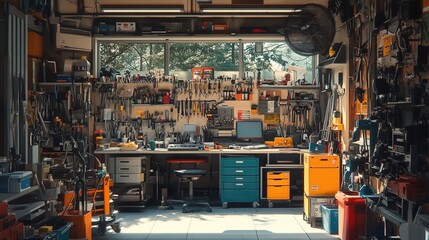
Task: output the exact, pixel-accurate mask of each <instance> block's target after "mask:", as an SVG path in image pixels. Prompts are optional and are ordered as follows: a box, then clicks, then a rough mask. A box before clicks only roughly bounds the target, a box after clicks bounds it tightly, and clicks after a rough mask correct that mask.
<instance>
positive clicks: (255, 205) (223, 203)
mask: <svg viewBox="0 0 429 240" xmlns="http://www.w3.org/2000/svg"><path fill="white" fill-rule="evenodd" d="M252 207H253V208H258V207H259V203H258V202H253V203H252ZM222 208H228V202H222Z"/></svg>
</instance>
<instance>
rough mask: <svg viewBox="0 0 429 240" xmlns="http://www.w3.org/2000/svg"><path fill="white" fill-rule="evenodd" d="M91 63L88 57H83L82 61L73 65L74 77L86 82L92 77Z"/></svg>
mask: <svg viewBox="0 0 429 240" xmlns="http://www.w3.org/2000/svg"><path fill="white" fill-rule="evenodd" d="M90 69H91V63H90V62H89V61H88V59H87V57H86V56H82V57H81V58H80V60H78V61H76V62H74V63H73V77H74V79H75V80H77V81H85V80H88V79H89V78H90V77H91V73H90Z"/></svg>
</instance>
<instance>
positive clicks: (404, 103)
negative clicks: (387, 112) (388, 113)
mask: <svg viewBox="0 0 429 240" xmlns="http://www.w3.org/2000/svg"><path fill="white" fill-rule="evenodd" d="M387 105H393V106H396V105H410V106H409V107H415V108H419V107H426V106H428V105H425V104H412V103H411V102H409V101H399V102H387Z"/></svg>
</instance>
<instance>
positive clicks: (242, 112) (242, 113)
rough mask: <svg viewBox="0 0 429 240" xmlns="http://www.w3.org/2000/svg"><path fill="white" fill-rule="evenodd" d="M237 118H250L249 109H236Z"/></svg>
mask: <svg viewBox="0 0 429 240" xmlns="http://www.w3.org/2000/svg"><path fill="white" fill-rule="evenodd" d="M237 119H238V120H247V119H250V111H249V110H238V111H237Z"/></svg>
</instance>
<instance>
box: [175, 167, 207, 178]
mask: <svg viewBox="0 0 429 240" xmlns="http://www.w3.org/2000/svg"><path fill="white" fill-rule="evenodd" d="M206 173H207V170H204V169H179V170H174V174H176V176H177V177H180V178H189V177H201V176H204V175H205V174H206Z"/></svg>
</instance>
